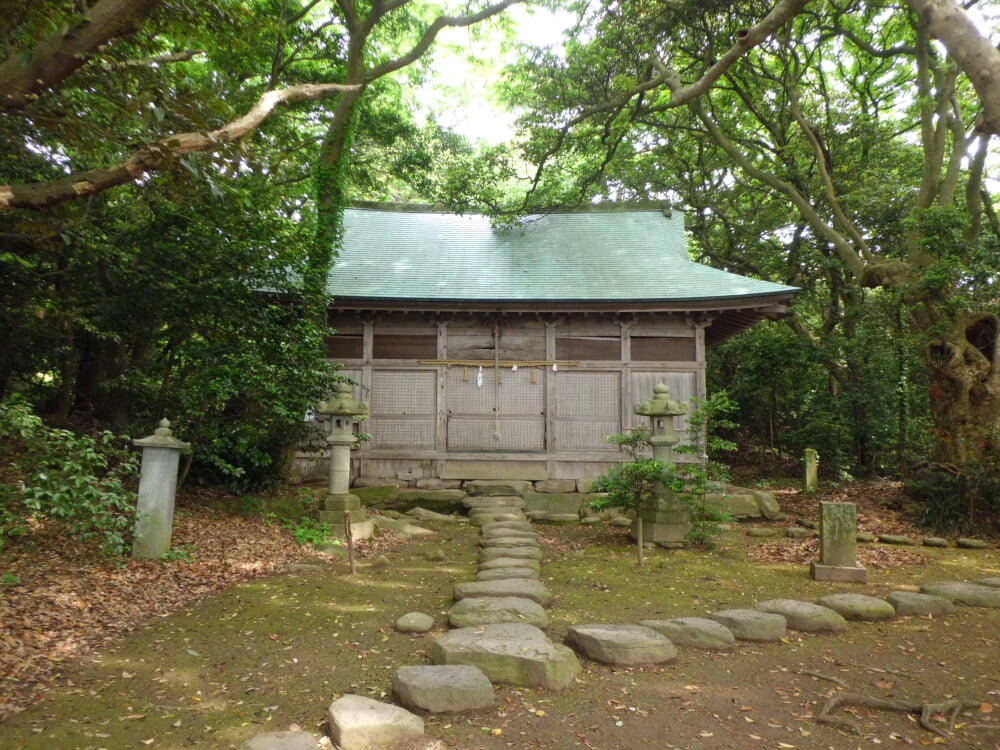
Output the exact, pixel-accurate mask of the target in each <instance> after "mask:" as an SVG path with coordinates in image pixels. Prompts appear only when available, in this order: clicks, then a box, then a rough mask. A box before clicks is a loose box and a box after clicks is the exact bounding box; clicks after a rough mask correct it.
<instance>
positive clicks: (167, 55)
mask: <svg viewBox="0 0 1000 750" xmlns="http://www.w3.org/2000/svg"><path fill="white" fill-rule="evenodd" d="M207 53H208V50H203V49H186V50H182V51H181V52H164V53H163V54H162V55H151V56H150V57H142V58H139V59H137V60H125V61H124V62H119V63H104V65H103V67H104V68H105V69H107V70H112V69H114V68H145V67H147V66H149V65H163V64H165V63H175V62H187V61H188V60H193V59H194V58H196V57H197V56H198V55H204V54H207Z"/></svg>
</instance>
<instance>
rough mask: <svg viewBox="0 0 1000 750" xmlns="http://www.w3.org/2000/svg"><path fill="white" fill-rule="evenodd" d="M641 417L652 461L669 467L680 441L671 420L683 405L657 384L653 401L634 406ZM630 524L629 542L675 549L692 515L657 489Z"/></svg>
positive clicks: (679, 412)
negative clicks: (646, 425) (645, 419)
mask: <svg viewBox="0 0 1000 750" xmlns="http://www.w3.org/2000/svg"><path fill="white" fill-rule="evenodd" d="M633 411H634V412H635V413H636V414H638V415H639V416H642V417H649V421H650V439H649V442H650V443H652V445H653V458H654V459H656V460H657V461H662V462H663V463H665V464H666V463H670V462H671V461H672V458H673V447H674V446H675V445H677V441H678V440H679V438H678V437H677V433H676V432H675V431H674V417H676V416H679V415H681V414H685V413H686V412H687V409H686V408H685V407H684V405H683V404H681V403H679V402H677V401H675V400H674V399H672V398H670V388H669V387H667V385H666V384H664V383H659V384H657V385H656V386H654V388H653V398H652V399H651V400H649V401H646V402H644V403H641V404H636V405H635V408H634V410H633ZM637 516H638V517H637V518H636V520H635V521H634V522H633V523H632V538H633V539H639V534H640V531H641V534H642V539H643V541H644V542H645V541H648V542H653V543H655V544H659V545H661V546H664V547H676V546H680V545H682V544H683V543H684V539H685V538H686V537H687V533H688V531H690V530H691V511H689V510H688V507H687V505H685V504H684V502H683V501H682V500H681V499H680V498H678V497H676V496H675V495H674V494H673V492H671V491H670V490H668V489H667V488H665V487H660V488H658V490H657V492H656V496H655V497H654V498H653V499H652V500H650V501H647V503H646V504H644V505H643V507H641V508H639V509H638V513H637Z"/></svg>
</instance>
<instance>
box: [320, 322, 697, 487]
mask: <svg viewBox="0 0 1000 750" xmlns="http://www.w3.org/2000/svg"><path fill="white" fill-rule="evenodd" d="M333 325H334V326H335V328H336V329H337V335H336V336H334V337H332V338H331V340H330V342H329V351H330V353H331V359H333V360H334V361H338V362H340V363H341V364H343V366H344V373H345V374H346V375H348V376H350V377H352V378H353V379H355V380H356V381H358V383H359V385H360V387H359V388H358V389H356V395H357V396H358V397H359V398H360V399H361V400H364V401H367V402H369V404H370V407H371V416H370V417H369V418H368V419H367V420H365V421H364V423H363V424H362V426H361V429H362V431H364V432H367V433H370V434H371V435H372V436H373V440H372V441H371V442H369V443H367V444H365V445H364V446H363V447H362V449H361V450H360V451H358V459H357V467H356V471H357V473H358V474H360V475H361V476H371V477H375V476H379V477H387V476H388V477H401V478H408V479H413V478H420V477H427V476H434V475H435V474H436V472H437V471H438V470H440V468H441V466H442V464H443V462H445V461H450V462H455V461H461V460H471V459H493V460H505V461H517V462H525V461H528V462H544V465H545V474H546V476H549V477H550V478H582V477H590V476H595V475H596V474H599V473H601V471H603V470H604V469H606V468H607V467H608V466H610V465H612V464H613V463H615V462H617V461H620V460H621V455H620V453H619V452H618V451H617V449H616V448H615V447H614V446H611V445H609V444H608V443H607V442H605V440H604V438H605V437H606V436H607V435H611V434H614V433H620V432H624V431H627V430H629V429H631V428H632V427H634V426H637V425H639V424H640V423H642V422H643V421H644V418H640V417H637V416H636V415H635V414H634V413H633V411H632V409H633V407H634V405H635V404H636V403H638V402H641V401H646V400H648V399H649V398H651V397H652V394H653V386H654V385H656V384H657V383H659V382H665V383H666V384H667V385H669V386H670V390H671V394H672V395H673V396H674V398H676V399H678V400H679V401H682V402H684V401H687V400H688V399H690V398H692V397H696V396H697V397H700V398H704V396H705V365H704V362H705V347H704V334H703V328H702V327H701V325H700V324H698V323H697V322H696V321H695V319H694V318H693V317H692V316H687V315H684V314H677V313H669V314H668V313H660V314H657V313H653V314H645V315H643V316H642V317H639V318H636V317H633V318H630V319H629V320H619V319H617V318H616V317H615V316H614V315H612V314H586V315H585V314H567V315H561V316H545V317H542V316H537V317H536V316H532V315H527V314H505V315H486V314H478V313H469V314H459V313H441V314H432V313H411V314H406V315H404V314H398V313H395V314H389V313H385V314H373V313H367V314H366V313H344V314H341V315H339V316H337V317H336V319H335V320H334V321H333ZM495 331H496V332H495ZM497 334H498V335H497ZM496 341H498V342H499V348H498V349H495V347H494V343H495V342H496ZM338 355H348V356H338ZM658 357H660V358H659V359H658ZM497 359H499V360H500V367H499V368H495V367H494V365H495V362H496V360H497ZM675 429H677V431H678V434H679V435H680V436H681V438H682V440H683V437H684V433H685V419H684V418H683V417H678V418H676V419H675Z"/></svg>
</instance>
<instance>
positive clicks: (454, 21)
mask: <svg viewBox="0 0 1000 750" xmlns="http://www.w3.org/2000/svg"><path fill="white" fill-rule="evenodd" d="M521 2H524V0H501V2H498V3H494V4H493V5H488V6H486V7H485V8H483V9H482V10H481V11H479V12H478V13H473V14H471V15H468V16H438V17H437V18H435V19H434V21H433V22H432V23H431V25H430V26H428V27H427V29H426V30H425V31H424V33H423V34H422V35H421V36H420V39H418V40H417V43H416V44H414V45H413V47H412V48H411V49H410V51H409V52H407V53H406V54H405V55H401V56H399V57H397V58H395V59H393V60H386V61H385V62H384V63H381V64H379V65H376V66H375V67H374V68H372V69H371V70H370V71H368V75H367V80H368V81H374V80H375V79H376V78H381V77H382V76H384V75H388V74H389V73H394V72H395V71H397V70H401V69H402V68H405V67H406V66H407V65H410V64H412V63H414V62H416V61H417V60H419V59H420V57H421V56H422V55H423V54H424V53H425V52H427V50H429V49H430V47H431V45H432V44H433V43H434V40H435V39H436V38H437V35H438V34H439V33H440V32H441V31H442V30H443V29H445V28H459V29H460V28H465V27H466V26H474V25H475V24H477V23H480V22H481V21H485V20H486V19H487V18H490V17H492V16H495V15H497V14H498V13H501V12H503V11H504V10H506V9H507V8H509V7H510V6H512V5H516V4H517V3H521ZM392 7H393V8H394V7H398V4H392Z"/></svg>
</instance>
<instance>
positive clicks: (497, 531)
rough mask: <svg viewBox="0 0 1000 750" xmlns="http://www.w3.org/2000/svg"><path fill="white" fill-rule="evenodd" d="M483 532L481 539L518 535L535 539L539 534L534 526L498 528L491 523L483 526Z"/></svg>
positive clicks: (522, 537)
mask: <svg viewBox="0 0 1000 750" xmlns="http://www.w3.org/2000/svg"><path fill="white" fill-rule="evenodd" d="M481 528H482V533H481V534H480V539H504V538H507V539H510V538H512V537H517V538H519V539H534V538H535V537H536V536H537V534H536V533H535V529H534V528H530V529H508V528H506V527H501V528H496V525H495V524H490V525H489V526H483V527H481Z"/></svg>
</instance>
